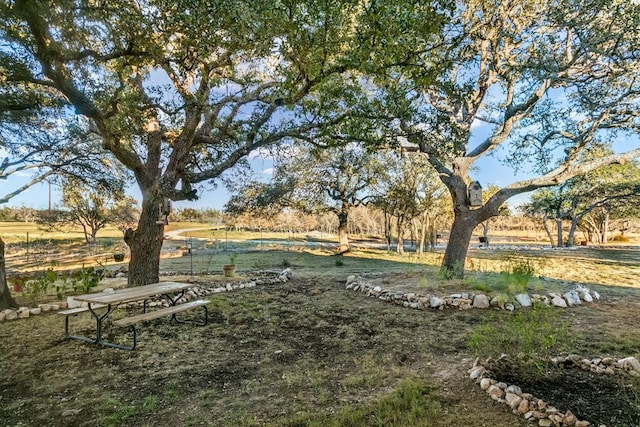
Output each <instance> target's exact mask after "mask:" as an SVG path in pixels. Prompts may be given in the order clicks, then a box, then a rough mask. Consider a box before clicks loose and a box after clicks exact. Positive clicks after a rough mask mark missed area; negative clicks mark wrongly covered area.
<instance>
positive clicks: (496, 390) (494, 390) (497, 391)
mask: <svg viewBox="0 0 640 427" xmlns="http://www.w3.org/2000/svg"><path fill="white" fill-rule="evenodd" d="M487 393H488V394H489V396H492V397H496V398H502V397H503V396H504V390H502V389H501V388H500V387H498V386H497V385H492V386H490V387H489V388H488V389H487Z"/></svg>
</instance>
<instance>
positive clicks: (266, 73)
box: [0, 0, 443, 284]
mask: <svg viewBox="0 0 640 427" xmlns="http://www.w3.org/2000/svg"><path fill="white" fill-rule="evenodd" d="M405 3H406V5H405ZM401 5H405V6H411V5H412V3H411V2H404V1H403V2H398V4H397V6H396V8H398V9H397V10H401V8H400V7H401ZM369 6H371V7H369ZM374 9H375V8H373V6H372V5H368V4H367V3H364V2H361V1H355V0H352V1H349V0H345V1H340V2H338V3H337V4H336V2H334V1H309V2H307V1H286V0H284V1H275V2H253V1H247V0H236V1H227V0H224V1H208V2H201V1H196V0H181V1H177V2H176V1H165V0H149V1H143V2H131V1H126V0H114V1H112V2H108V3H102V2H98V3H96V2H90V1H80V2H68V1H62V2H49V1H44V2H32V1H28V0H18V1H8V0H4V1H2V3H0V10H1V11H2V15H3V16H4V17H5V18H6V19H5V20H3V22H2V23H1V24H0V37H1V38H2V40H3V44H4V46H5V48H4V49H2V50H0V56H1V59H0V63H1V64H2V66H3V67H4V68H5V69H7V72H6V75H7V77H8V78H7V79H6V83H7V84H8V85H9V86H10V87H11V89H10V91H11V93H15V94H20V96H19V98H20V99H26V98H28V96H27V95H28V94H29V93H31V92H33V93H35V94H38V95H42V96H45V97H47V95H50V96H49V97H48V98H47V99H55V100H58V102H60V103H62V104H63V105H65V106H68V108H70V109H71V110H72V111H73V112H74V113H76V114H78V115H81V116H82V117H84V118H86V119H87V120H88V124H89V125H90V128H91V130H92V131H93V132H94V133H96V134H97V135H99V137H100V138H101V141H102V146H103V148H104V149H105V150H107V151H109V152H110V153H112V154H113V156H115V158H116V159H117V160H118V161H119V162H120V163H121V164H122V165H123V166H124V167H125V168H126V169H128V170H129V171H131V173H132V174H133V175H134V177H135V181H136V183H137V185H138V186H139V187H140V190H141V193H142V197H143V200H142V211H141V215H140V221H139V223H138V226H137V229H136V230H133V229H132V230H130V232H128V233H127V234H126V235H125V241H126V242H127V244H128V245H129V246H130V247H131V252H132V258H131V262H130V269H129V272H130V274H129V281H130V284H134V283H139V284H140V283H149V282H153V281H157V279H158V268H159V267H158V263H159V253H160V246H161V242H162V236H163V232H162V224H160V223H161V221H159V219H160V216H161V214H162V212H160V209H159V206H161V205H163V200H164V199H167V198H168V199H171V200H190V199H194V198H196V197H197V196H198V188H197V187H198V185H201V184H206V183H207V182H211V181H212V180H216V179H218V178H219V177H220V176H221V174H222V173H224V172H225V171H226V170H228V169H229V168H231V167H233V166H234V165H236V164H238V162H241V161H242V160H243V159H244V158H245V156H246V155H247V154H249V153H250V152H251V151H252V150H255V149H257V148H259V147H263V146H267V145H270V144H274V143H277V142H279V141H281V140H283V139H287V138H290V137H292V136H298V137H302V138H306V139H313V137H314V134H317V133H319V132H321V129H326V128H328V127H331V126H332V125H334V124H338V123H340V122H341V121H342V120H343V119H344V117H346V116H348V112H349V108H348V107H349V105H348V104H346V103H345V101H344V100H345V98H348V97H349V96H352V97H354V98H355V97H357V96H358V95H357V94H358V93H359V92H360V91H361V88H360V85H359V84H358V83H359V80H358V74H357V73H355V72H353V70H355V69H357V68H360V67H364V68H374V67H379V66H386V65H387V64H388V62H392V61H394V60H395V55H387V52H386V51H384V52H385V55H380V56H378V57H375V58H374V56H376V55H375V54H374V53H375V51H376V49H377V48H378V47H379V46H380V45H381V44H384V43H386V42H387V41H388V40H385V39H384V38H381V37H380V36H379V34H381V32H380V30H379V28H378V25H379V24H380V21H381V20H382V19H384V20H385V21H384V22H385V23H386V24H388V25H387V27H386V28H387V29H388V30H389V31H393V33H396V34H397V33H399V32H400V31H402V28H401V24H402V22H404V21H402V20H396V21H394V19H396V18H395V16H394V14H393V13H392V12H393V10H391V9H389V10H388V11H385V14H384V15H381V14H380V13H379V12H380V11H379V10H378V9H375V10H374ZM408 10H410V11H411V12H412V13H414V12H415V13H416V15H415V16H413V19H416V17H418V16H419V17H420V22H421V23H422V25H421V26H420V27H419V29H418V30H416V31H413V33H414V34H424V35H425V37H423V38H422V40H421V42H420V43H417V42H416V43H415V45H416V48H417V49H418V48H419V49H422V48H423V47H424V45H425V43H426V42H427V40H428V37H426V35H429V34H432V33H434V32H436V31H438V30H439V28H440V26H441V25H442V22H443V20H442V19H441V18H440V16H439V14H438V12H437V9H436V8H434V7H432V6H431V5H425V6H416V5H414V6H413V7H411V8H409V9H408ZM418 12H419V13H418ZM403 19H404V18H403ZM390 34H391V33H390ZM416 40H417V39H416ZM393 43H394V44H395V43H396V42H393ZM380 60H384V61H383V63H382V64H378V62H380ZM363 64H366V66H363ZM338 94H339V95H340V96H339V98H338V97H337V95H338ZM150 261H151V262H150Z"/></svg>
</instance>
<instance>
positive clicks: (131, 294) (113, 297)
mask: <svg viewBox="0 0 640 427" xmlns="http://www.w3.org/2000/svg"><path fill="white" fill-rule="evenodd" d="M194 286H195V283H182V282H159V283H153V284H150V285H143V286H137V287H134V288H124V289H116V290H114V291H112V292H98V293H93V294H85V295H78V296H74V297H73V299H75V300H77V301H82V302H88V303H90V304H116V303H126V302H132V301H139V300H144V299H147V298H150V297H152V296H156V295H163V294H168V293H171V292H179V291H183V290H185V289H188V288H192V287H194Z"/></svg>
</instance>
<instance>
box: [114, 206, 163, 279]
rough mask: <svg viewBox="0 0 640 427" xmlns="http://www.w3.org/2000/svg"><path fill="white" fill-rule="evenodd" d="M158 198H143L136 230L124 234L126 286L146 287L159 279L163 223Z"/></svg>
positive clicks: (129, 230)
mask: <svg viewBox="0 0 640 427" xmlns="http://www.w3.org/2000/svg"><path fill="white" fill-rule="evenodd" d="M161 203H162V198H161V197H160V196H154V197H148V198H145V197H143V201H142V211H141V212H140V220H139V221H138V228H137V229H136V230H132V229H131V228H130V229H128V230H127V231H126V232H125V235H124V241H125V243H126V244H127V245H128V246H129V250H130V253H131V259H130V261H129V277H128V286H130V287H131V286H140V285H148V284H150V283H157V282H158V281H159V279H160V251H161V249H162V241H163V239H164V223H158V222H160V221H159V219H160V206H161Z"/></svg>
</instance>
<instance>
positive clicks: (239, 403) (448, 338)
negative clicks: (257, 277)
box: [0, 254, 640, 427]
mask: <svg viewBox="0 0 640 427" xmlns="http://www.w3.org/2000/svg"><path fill="white" fill-rule="evenodd" d="M248 256H249V255H244V256H241V261H242V262H244V263H245V265H249V264H252V263H255V264H258V263H260V264H261V267H265V266H267V265H266V263H268V262H270V263H271V264H270V266H271V267H272V268H276V266H277V264H275V262H283V261H287V262H290V263H291V264H292V266H293V269H294V279H293V280H292V281H291V282H289V283H286V284H279V285H272V286H262V287H256V288H251V289H242V290H237V291H234V292H229V293H224V294H215V296H212V297H211V299H212V301H213V302H212V304H211V310H210V320H211V322H210V324H209V325H207V326H205V327H194V326H192V325H171V324H170V323H169V322H167V320H166V319H158V320H156V321H154V322H151V323H149V324H146V325H143V326H141V327H140V329H139V340H140V346H139V348H138V349H137V350H136V351H134V352H125V351H118V350H114V349H105V348H100V347H96V346H93V345H89V344H86V343H81V342H77V341H69V340H66V339H64V336H63V322H62V318H60V316H56V315H55V314H44V315H41V316H36V317H32V318H29V319H25V320H21V321H15V322H4V323H0V355H1V357H0V371H1V372H2V375H0V425H3V426H4V425H6V426H18V425H23V426H31V425H47V426H96V425H97V426H155V425H167V426H169V425H170V426H174V425H175V426H196V425H197V426H201V425H204V426H257V425H260V426H262V425H269V426H308V425H333V426H342V425H353V426H360V425H371V426H387V425H395V426H405V425H406V426H411V425H413V426H471V427H473V426H478V427H480V426H497V427H501V426H504V427H507V426H510V427H511V426H516V427H517V426H528V425H530V424H528V423H527V422H526V421H525V420H524V418H522V417H519V416H516V415H514V414H512V413H511V411H510V410H508V408H507V407H506V405H502V404H497V403H495V402H493V401H492V400H491V399H489V398H488V397H487V395H486V394H485V393H484V392H482V391H481V390H480V388H479V387H478V386H477V385H476V384H474V383H473V382H472V381H470V380H469V379H467V378H466V371H467V368H468V367H470V366H471V364H472V363H473V360H474V359H475V357H476V355H475V354H474V353H473V352H471V351H470V350H469V349H468V346H467V340H468V338H469V336H470V334H471V333H472V332H473V331H474V329H475V328H476V327H478V326H479V325H483V324H485V323H486V322H496V321H502V320H504V321H508V319H510V317H509V316H511V314H509V313H507V312H492V311H490V310H469V311H454V310H447V311H417V310H411V309H406V308H403V307H399V306H396V305H393V304H389V303H385V302H382V301H380V300H377V299H375V298H368V297H366V296H364V295H362V294H360V293H357V292H353V291H347V290H345V289H344V282H345V278H346V276H347V275H348V274H353V273H357V272H360V273H363V274H366V273H367V272H369V273H371V272H372V271H373V270H372V267H371V265H368V264H366V265H365V264H357V262H356V260H355V259H349V258H345V259H344V264H345V265H344V267H341V269H338V270H337V271H336V269H335V265H334V269H333V270H332V271H330V270H331V269H330V267H331V265H332V264H335V262H334V261H335V258H332V257H325V258H322V259H319V260H316V261H315V262H313V263H312V262H311V261H310V260H309V259H308V258H304V257H303V256H302V255H300V258H296V256H294V255H292V254H285V255H282V254H273V257H274V259H273V260H271V261H268V260H265V259H260V260H258V259H255V260H251V261H249V260H248V259H247V257H248ZM256 256H257V255H256ZM283 257H284V259H283ZM207 262H209V261H207ZM375 265H376V266H377V268H382V267H383V266H386V265H387V264H385V262H383V261H376V264H375ZM389 265H391V264H389ZM267 267H268V266H267ZM409 267H411V265H410V264H407V265H400V266H398V267H396V268H397V269H398V270H397V271H394V272H386V273H383V274H376V275H372V277H375V280H376V281H378V282H379V283H383V284H385V286H386V285H388V286H396V287H397V288H399V289H402V288H408V287H410V286H414V287H415V289H417V290H424V289H432V290H433V289H437V290H438V291H442V292H443V293H445V294H446V293H452V292H456V291H459V290H461V289H462V290H465V289H466V290H468V289H469V288H466V287H465V286H466V285H465V284H464V283H461V282H443V281H438V280H436V278H435V276H436V275H437V273H434V271H433V270H429V269H425V268H424V267H422V269H420V270H411V269H410V268H409ZM245 270H246V271H248V270H247V269H245ZM245 274H247V276H250V274H248V273H245ZM172 279H173V278H172ZM175 279H176V280H180V279H181V278H179V277H176V278H175ZM199 280H201V281H203V283H207V284H210V285H211V286H216V285H217V284H218V282H220V281H221V280H222V279H221V278H217V277H212V278H207V279H204V278H200V279H199ZM598 291H600V292H601V293H602V294H603V301H602V302H600V303H598V304H595V305H590V306H582V307H575V308H571V309H567V310H561V311H559V313H560V314H559V316H561V319H562V320H563V321H564V322H567V324H568V325H569V327H570V330H571V331H572V334H573V339H572V341H571V343H570V344H571V348H570V352H572V353H578V354H581V355H583V356H585V357H605V356H612V357H617V358H619V357H626V356H636V357H638V355H639V353H640V328H639V327H638V325H637V313H638V312H640V304H639V302H638V298H637V294H636V291H635V290H633V289H626V290H625V289H622V290H621V289H616V290H615V292H614V290H613V288H608V287H598ZM195 314H196V315H197V314H199V313H195ZM90 327H91V324H90V320H89V319H88V317H84V318H81V317H78V319H76V323H74V328H77V329H80V330H84V331H85V332H87V333H88V331H89V330H90ZM111 333H112V334H113V335H114V337H120V338H124V337H123V336H122V331H118V330H111ZM499 350H500V351H501V352H507V353H508V352H510V351H511V350H513V349H509V348H504V349H499ZM512 375H515V374H512ZM576 375H579V374H576ZM585 379H586V377H582V376H574V377H571V378H569V377H562V376H559V375H558V376H553V375H552V374H551V373H549V375H548V376H544V377H543V378H541V379H540V381H535V382H534V383H532V384H531V388H532V390H529V389H528V388H527V387H528V386H527V385H525V384H522V385H521V384H518V385H521V387H522V388H523V390H524V391H525V392H529V393H533V394H534V395H537V394H538V392H536V391H535V390H533V388H534V387H535V386H537V385H539V386H540V387H541V392H540V396H539V397H542V398H545V399H548V400H549V401H550V402H551V403H552V404H554V406H556V407H558V409H560V410H561V411H565V410H567V409H571V410H572V411H573V410H574V409H573V408H574V406H569V407H564V406H563V405H565V403H564V402H563V401H561V400H560V396H558V401H559V402H554V401H553V399H555V397H554V396H552V397H550V398H547V397H545V396H546V395H543V394H542V392H544V391H548V390H551V389H553V390H555V389H558V390H563V391H562V392H561V393H559V395H560V394H562V395H564V396H565V398H566V401H567V402H569V403H572V404H573V402H577V401H585V402H601V401H602V400H603V399H604V398H608V396H609V395H613V396H617V397H618V398H619V396H620V394H621V393H620V391H621V390H624V391H625V394H626V393H627V392H629V393H631V394H629V395H630V396H635V394H634V393H636V392H637V388H624V389H620V388H618V389H614V388H611V389H609V390H610V392H609V393H606V395H603V394H602V393H600V391H601V390H602V389H603V388H604V387H605V386H606V384H604V383H600V382H598V383H597V387H587V386H582V385H584V384H585V383H584V382H583V381H584V380H585ZM595 381H598V380H597V379H596V380H595ZM563 384H571V385H572V386H571V387H569V388H561V385H563ZM394 396H395V397H398V396H401V397H402V398H401V399H400V402H401V403H402V402H404V403H405V404H406V405H405V406H402V404H401V403H398V402H397V401H395V400H393V397H394ZM393 402H395V403H393ZM607 402H609V401H608V400H607ZM630 402H631V403H633V400H630ZM390 408H391V409H390ZM425 408H426V409H425ZM632 409H633V408H632ZM603 411H604V412H603V413H597V414H594V415H590V414H589V415H585V416H584V418H585V419H587V420H589V421H592V422H593V423H596V422H605V423H607V426H608V427H614V426H627V425H634V424H624V422H626V420H633V419H634V418H630V417H633V416H634V415H633V414H632V413H631V412H629V411H628V407H621V406H611V405H608V404H607V405H604V409H603ZM607 411H610V412H607ZM404 412H406V413H407V414H408V415H407V416H405V417H400V418H398V415H397V414H398V413H404ZM575 412H576V413H578V411H577V410H576V411H575ZM390 413H391V414H392V415H390ZM63 414H65V415H64V416H63ZM589 416H593V417H594V418H593V419H590V418H588V417H589ZM616 417H618V418H616ZM601 420H610V421H608V422H607V421H601ZM611 420H612V421H611ZM619 420H624V421H620V422H621V423H618V421H619ZM595 425H597V424H595Z"/></svg>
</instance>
